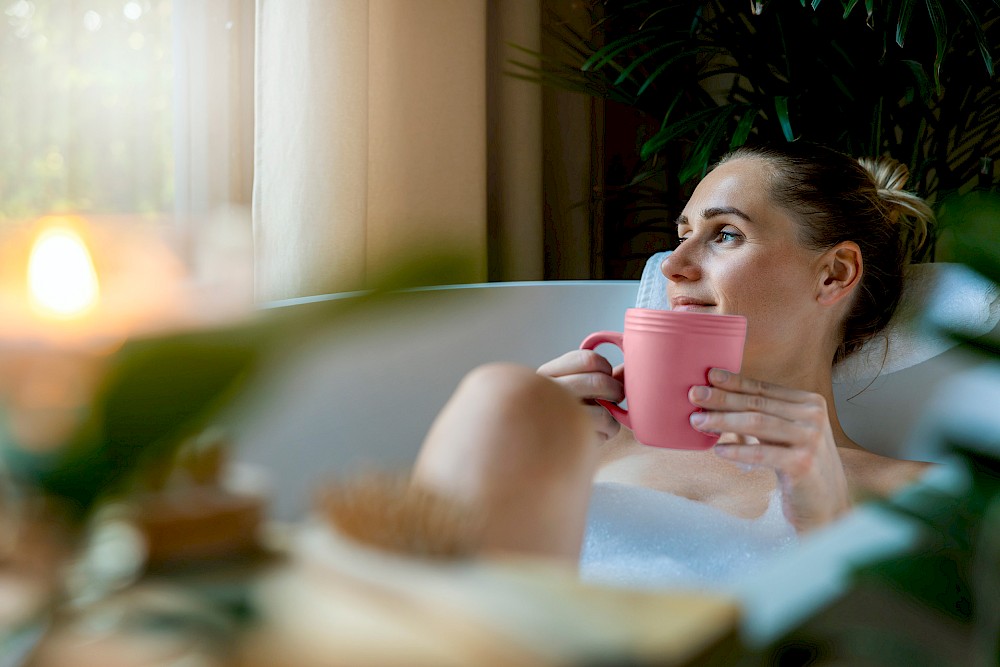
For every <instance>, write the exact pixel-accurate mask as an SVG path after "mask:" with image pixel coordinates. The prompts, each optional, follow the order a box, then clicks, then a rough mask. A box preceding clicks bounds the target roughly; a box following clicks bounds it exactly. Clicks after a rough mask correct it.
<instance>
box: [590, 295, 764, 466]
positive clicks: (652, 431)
mask: <svg viewBox="0 0 1000 667" xmlns="http://www.w3.org/2000/svg"><path fill="white" fill-rule="evenodd" d="M746 330H747V321H746V318H745V317H742V316H740V315H713V314H708V313H690V312H684V311H677V312H674V311H670V310H649V309H646V308H629V309H628V310H627V311H625V331H624V333H618V332H615V331H598V332H597V333H592V334H590V335H589V336H587V338H586V339H585V340H584V341H583V342H582V343H580V348H581V349H584V350H593V349H594V348H596V347H597V346H598V345H600V344H602V343H610V344H611V345H617V346H618V347H620V348H621V349H622V352H623V353H624V355H625V400H626V401H628V410H625V409H623V408H621V407H619V406H617V405H615V404H614V403H609V402H607V401H602V400H598V401H597V402H598V403H600V404H601V405H603V406H604V407H605V408H607V409H608V411H609V412H610V413H611V415H612V416H613V417H614V418H615V419H617V420H618V421H619V422H620V423H621V424H624V425H625V426H627V427H628V428H630V429H632V432H633V433H634V434H635V438H636V440H638V441H639V442H641V443H643V444H645V445H650V446H652V447H668V448H671V449H708V448H710V447H712V445H714V444H715V441H716V440H718V439H719V436H718V435H713V434H709V433H702V432H701V431H697V430H695V429H694V427H692V426H691V422H690V416H691V413H692V412H694V411H695V410H696V408H695V407H694V406H693V405H692V404H691V402H690V401H689V400H688V398H687V394H688V390H689V389H691V387H693V386H695V385H700V384H707V383H708V371H709V369H712V368H724V369H726V370H728V371H732V372H734V373H739V372H740V366H741V365H742V363H743V344H744V342H745V340H746Z"/></svg>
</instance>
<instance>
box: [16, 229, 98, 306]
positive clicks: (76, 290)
mask: <svg viewBox="0 0 1000 667" xmlns="http://www.w3.org/2000/svg"><path fill="white" fill-rule="evenodd" d="M28 293H29V296H30V299H31V304H32V307H33V308H35V310H37V311H38V312H39V313H41V314H44V315H48V316H50V317H56V318H59V319H72V318H76V317H80V316H82V315H84V314H86V313H87V312H88V311H89V310H91V309H92V308H93V307H94V306H96V305H97V300H98V298H99V296H100V288H99V286H98V282H97V271H96V270H95V269H94V262H93V261H92V260H91V258H90V252H89V251H88V250H87V246H86V244H85V243H84V242H83V239H81V238H80V236H79V235H78V234H77V233H76V232H74V231H72V230H70V229H61V228H57V229H48V230H46V231H44V232H42V233H41V234H40V235H39V236H38V239H37V240H36V241H35V244H34V246H32V249H31V257H30V259H29V260H28Z"/></svg>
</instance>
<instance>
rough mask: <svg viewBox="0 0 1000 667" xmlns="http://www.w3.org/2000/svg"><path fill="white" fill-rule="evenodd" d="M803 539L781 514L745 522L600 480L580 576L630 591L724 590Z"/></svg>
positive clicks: (777, 510) (775, 501) (774, 504)
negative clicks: (664, 589) (675, 589)
mask: <svg viewBox="0 0 1000 667" xmlns="http://www.w3.org/2000/svg"><path fill="white" fill-rule="evenodd" d="M797 544H798V537H797V536H796V533H795V529H794V528H793V527H792V525H791V524H790V523H789V522H788V520H787V519H786V518H785V516H784V514H783V513H782V511H781V493H780V491H779V490H775V491H774V492H773V493H772V494H771V498H770V502H769V504H768V508H767V510H766V511H765V512H764V513H763V514H762V515H761V516H760V517H758V518H756V519H743V518H740V517H737V516H734V515H732V514H729V513H727V512H723V511H722V510H719V509H716V508H715V507H712V506H710V505H706V504H705V503H700V502H697V501H694V500H690V499H688V498H683V497H680V496H675V495H673V494H670V493H665V492H662V491H656V490H654V489H647V488H644V487H638V486H629V485H625V484H618V483H611V482H599V483H596V484H594V488H593V494H592V496H591V501H590V508H589V510H588V516H587V532H586V535H585V537H584V544H583V550H582V552H581V556H580V576H581V578H582V579H583V580H584V581H586V582H590V583H599V584H606V585H612V586H619V587H625V588H641V589H644V590H649V589H651V588H698V589H704V588H707V589H720V588H726V587H727V585H728V584H733V583H735V582H737V581H738V580H739V579H740V578H741V577H743V576H746V575H752V574H753V572H754V571H755V570H756V569H757V568H758V567H760V566H761V565H762V564H763V563H764V562H766V561H767V560H769V559H770V558H773V557H774V556H776V555H777V554H779V553H781V552H783V551H786V550H788V549H790V548H792V547H794V546H795V545H797Z"/></svg>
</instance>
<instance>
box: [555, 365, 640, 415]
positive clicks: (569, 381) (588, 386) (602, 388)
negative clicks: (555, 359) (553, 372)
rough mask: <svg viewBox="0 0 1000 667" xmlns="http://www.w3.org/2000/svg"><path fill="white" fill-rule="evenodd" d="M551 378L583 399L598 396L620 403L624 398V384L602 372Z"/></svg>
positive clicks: (591, 398)
mask: <svg viewBox="0 0 1000 667" xmlns="http://www.w3.org/2000/svg"><path fill="white" fill-rule="evenodd" d="M552 379H553V380H554V381H555V382H558V383H559V384H560V385H562V387H563V388H564V389H566V391H568V392H570V393H571V394H573V395H574V396H576V397H577V398H580V399H583V400H593V399H595V398H600V399H604V400H605V401H611V402H612V403H620V402H621V401H623V400H625V387H624V385H622V383H621V382H619V381H618V380H616V379H614V378H613V377H611V376H610V375H606V374H604V373H576V374H574V375H563V376H559V377H553V378H552ZM602 409H603V408H602Z"/></svg>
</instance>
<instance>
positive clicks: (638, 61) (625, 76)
mask: <svg viewBox="0 0 1000 667" xmlns="http://www.w3.org/2000/svg"><path fill="white" fill-rule="evenodd" d="M675 44H676V42H674V43H669V44H661V45H660V46H657V47H654V48H652V49H650V50H649V51H646V53H643V54H642V55H641V56H639V57H638V58H636V59H635V60H633V61H632V62H631V64H629V66H628V67H626V68H625V69H623V70H622V73H621V74H619V75H618V78H617V79H615V85H616V86H620V85H621V84H623V83H624V82H625V81H627V80H628V79H629V78H630V77H631V76H632V72H634V71H635V69H636V68H637V67H638V66H639V65H641V64H642V63H644V62H646V61H647V60H649V59H650V58H652V57H653V56H655V55H657V54H659V53H660V52H661V51H665V50H667V49H668V48H670V47H671V46H674V45H675Z"/></svg>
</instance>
